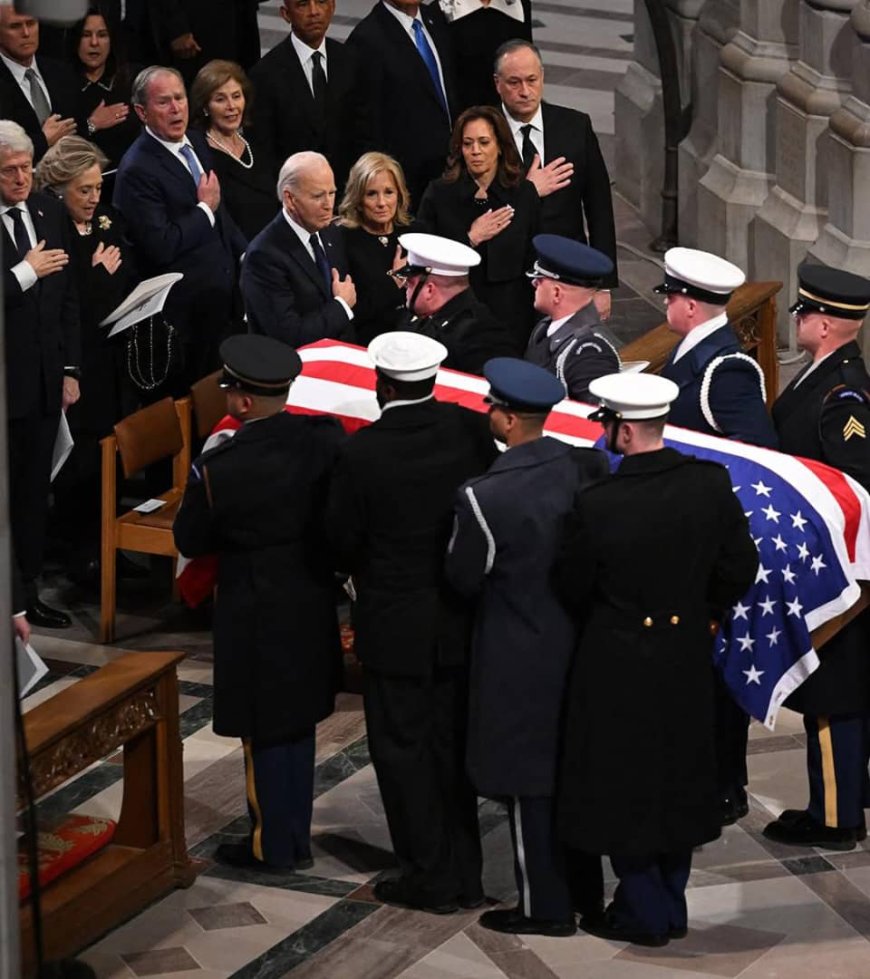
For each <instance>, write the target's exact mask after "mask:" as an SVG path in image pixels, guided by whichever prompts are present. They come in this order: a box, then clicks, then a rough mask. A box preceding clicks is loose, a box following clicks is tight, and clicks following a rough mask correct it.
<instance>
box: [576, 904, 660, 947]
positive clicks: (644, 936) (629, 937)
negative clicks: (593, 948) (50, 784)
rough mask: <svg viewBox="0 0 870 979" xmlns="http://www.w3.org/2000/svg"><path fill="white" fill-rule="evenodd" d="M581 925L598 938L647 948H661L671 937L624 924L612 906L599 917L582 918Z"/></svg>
mask: <svg viewBox="0 0 870 979" xmlns="http://www.w3.org/2000/svg"><path fill="white" fill-rule="evenodd" d="M580 927H581V928H582V929H583V931H585V932H587V933H588V934H590V935H595V936H596V938H607V939H609V940H610V941H613V942H628V943H629V944H631V945H645V946H646V947H647V948H661V947H662V946H663V945H667V944H668V941H669V938H670V935H669V934H668V935H655V934H651V933H650V932H645V931H638V930H637V929H636V928H632V927H631V926H629V925H625V924H623V923H622V922H621V921H619V920H618V919H617V918H616V916H615V915H614V913H613V908H612V906H611V907H609V908H608V909H607V910H606V911H605V912H604V914H603V915H602V916H601V917H600V918H598V919H593V920H589V919H587V918H581V919H580ZM675 937H677V936H675Z"/></svg>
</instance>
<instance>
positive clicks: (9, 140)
mask: <svg viewBox="0 0 870 979" xmlns="http://www.w3.org/2000/svg"><path fill="white" fill-rule="evenodd" d="M0 153H29V154H30V156H31V157H32V156H33V140H32V139H31V138H30V137H29V136H28V135H27V133H26V132H25V131H24V130H23V129H22V128H21V126H19V125H18V123H17V122H13V121H12V120H11V119H0Z"/></svg>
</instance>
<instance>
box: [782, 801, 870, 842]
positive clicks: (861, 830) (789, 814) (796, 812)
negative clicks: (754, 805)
mask: <svg viewBox="0 0 870 979" xmlns="http://www.w3.org/2000/svg"><path fill="white" fill-rule="evenodd" d="M808 816H809V813H808V812H807V811H806V809H783V811H782V812H781V813H780V814H779V818H778V819H777V820H776V821H777V822H778V823H783V824H787V823H794V822H797V821H798V820H801V819H804V818H805V817H808ZM855 839H856V840H857V841H858V842H859V843H861V842H863V841H864V840H866V839H867V821H866V820H865V818H864V814H863V813H861V825H860V826H859V827H858V828H857V829H856V830H855Z"/></svg>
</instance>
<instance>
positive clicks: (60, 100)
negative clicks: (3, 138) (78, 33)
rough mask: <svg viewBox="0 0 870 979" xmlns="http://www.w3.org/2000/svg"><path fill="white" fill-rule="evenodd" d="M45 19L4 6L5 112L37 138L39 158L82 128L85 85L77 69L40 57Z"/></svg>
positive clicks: (0, 64)
mask: <svg viewBox="0 0 870 979" xmlns="http://www.w3.org/2000/svg"><path fill="white" fill-rule="evenodd" d="M38 50H39V21H38V20H37V19H36V18H35V17H31V16H30V15H29V14H19V13H16V12H15V10H14V9H13V8H12V7H0V115H2V116H3V117H4V118H6V119H12V120H13V121H15V122H17V123H18V124H19V125H20V126H21V127H22V128H23V129H24V131H25V132H26V133H27V135H28V136H29V137H30V139H31V140H32V141H33V148H34V154H33V156H34V160H35V161H38V160H40V159H41V158H42V156H43V155H44V153H45V151H46V150H47V149H48V148H49V146H54V144H55V143H56V142H57V141H58V140H59V139H60V138H61V137H62V136H69V135H70V133H74V132H75V131H76V115H77V112H78V106H77V103H76V96H77V93H78V91H79V88H80V87H81V86H80V85H79V84H78V83H77V81H76V76H75V74H74V73H73V71H72V69H71V68H69V67H68V66H67V65H65V64H63V63H62V62H60V61H54V60H53V59H51V58H44V57H41V56H39V57H37V51H38Z"/></svg>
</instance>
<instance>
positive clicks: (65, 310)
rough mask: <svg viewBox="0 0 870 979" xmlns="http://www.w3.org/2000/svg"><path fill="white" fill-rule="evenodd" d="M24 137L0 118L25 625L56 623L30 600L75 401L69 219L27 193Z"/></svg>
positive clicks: (13, 461) (51, 202)
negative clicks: (62, 431) (55, 467)
mask: <svg viewBox="0 0 870 979" xmlns="http://www.w3.org/2000/svg"><path fill="white" fill-rule="evenodd" d="M32 185H33V143H32V142H31V140H30V137H29V136H28V135H27V134H26V133H25V132H24V130H23V129H22V127H21V126H19V125H18V124H17V123H15V122H11V121H9V120H5V119H4V120H0V212H2V215H3V217H2V221H3V228H4V241H3V298H4V306H3V308H4V314H5V324H6V325H5V330H4V334H5V343H6V345H5V360H6V416H7V422H8V439H9V505H10V516H11V525H12V538H13V544H14V550H15V554H16V558H17V561H18V567H19V570H20V572H21V578H22V581H23V583H24V590H25V598H26V607H27V615H28V618H29V620H30V622H31V623H32V624H33V625H39V626H45V627H48V628H55V629H58V628H64V627H66V626H68V625H69V624H70V620H69V617H68V616H67V615H65V614H64V613H63V612H58V611H57V610H55V609H52V608H50V607H49V606H47V605H45V604H44V603H43V602H42V601H40V599H39V595H38V593H37V587H36V579H37V576H38V575H39V573H40V571H41V570H42V555H43V549H44V545H45V528H46V515H47V510H48V492H49V485H50V474H51V461H52V450H53V448H54V443H55V438H56V437H57V432H58V425H59V423H60V417H61V411H63V410H65V409H66V408H67V407H69V405H71V404H73V403H74V402H76V401H77V400H78V397H79V385H78V373H79V367H80V364H81V360H80V345H79V343H80V341H79V306H78V294H77V291H76V288H75V281H74V279H73V277H72V273H71V272H70V271H69V270H68V268H67V262H68V255H69V244H70V243H69V229H70V223H69V218H68V217H67V213H66V208H65V207H64V206H63V204H62V203H61V202H60V201H58V200H57V199H56V198H54V197H50V196H48V195H46V194H41V193H31V188H32Z"/></svg>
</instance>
